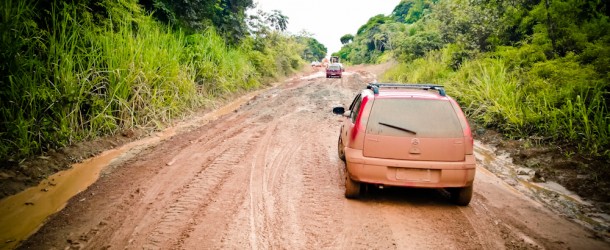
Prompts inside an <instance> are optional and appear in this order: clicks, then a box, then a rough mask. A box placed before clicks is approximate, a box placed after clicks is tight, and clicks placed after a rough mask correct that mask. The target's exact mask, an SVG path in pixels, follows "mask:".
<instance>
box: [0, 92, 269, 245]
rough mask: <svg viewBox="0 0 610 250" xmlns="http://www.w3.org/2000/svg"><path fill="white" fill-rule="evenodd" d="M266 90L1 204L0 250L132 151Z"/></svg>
mask: <svg viewBox="0 0 610 250" xmlns="http://www.w3.org/2000/svg"><path fill="white" fill-rule="evenodd" d="M266 90H268V88H267V89H262V90H258V91H255V92H251V93H249V94H246V95H244V96H242V97H240V98H238V99H237V100H235V101H233V102H231V103H229V104H226V105H224V106H222V107H220V108H218V109H216V110H215V111H213V112H209V113H207V114H205V115H203V116H199V117H198V118H195V119H191V120H188V121H184V122H181V123H178V124H177V125H176V126H174V127H171V128H168V129H165V130H164V131H162V132H159V133H156V134H155V135H154V136H150V137H147V138H144V139H141V140H138V141H134V142H131V143H128V144H125V145H123V146H121V147H119V148H116V149H112V150H108V151H104V152H102V153H101V154H99V155H97V156H95V157H92V158H90V159H87V160H85V161H83V162H81V163H77V164H74V165H72V168H70V169H68V170H65V171H62V172H58V173H56V174H54V175H51V176H49V177H48V178H47V179H45V180H44V181H42V182H41V183H40V184H39V185H38V186H36V187H31V188H29V189H26V190H24V191H22V192H20V193H18V194H15V195H12V196H9V197H6V198H4V199H2V200H0V249H13V248H15V247H17V246H18V244H19V243H20V242H21V241H23V240H25V239H27V237H29V236H30V235H31V234H33V233H34V232H36V231H37V230H38V228H40V227H41V226H42V225H43V223H44V222H45V220H46V219H47V218H48V217H49V216H50V215H52V214H54V213H56V212H58V211H60V210H61V209H63V208H64V207H65V205H66V204H67V202H68V200H69V199H70V198H72V197H74V196H75V195H76V194H78V193H80V192H82V191H84V190H86V189H87V187H89V186H90V185H91V184H93V183H95V182H96V181H97V179H98V178H99V177H100V173H101V172H102V171H103V170H104V168H105V167H107V166H108V165H110V164H111V163H113V162H114V161H115V160H117V159H120V158H121V157H122V156H123V155H125V154H126V153H127V152H129V151H131V150H134V149H144V148H147V147H150V146H153V145H155V144H157V143H159V142H161V141H163V140H165V139H167V138H170V137H172V136H174V135H175V134H176V133H177V132H180V131H182V130H188V129H191V128H193V127H199V126H203V125H205V124H207V123H209V122H210V121H213V120H216V119H218V118H219V117H221V116H223V115H225V114H228V113H230V112H233V111H234V110H236V109H238V108H239V107H240V106H242V105H243V104H245V103H247V102H248V101H250V100H251V99H252V98H254V97H255V96H257V95H258V94H260V93H261V92H263V91H266Z"/></svg>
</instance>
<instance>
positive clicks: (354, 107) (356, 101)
mask: <svg viewBox="0 0 610 250" xmlns="http://www.w3.org/2000/svg"><path fill="white" fill-rule="evenodd" d="M360 104H362V98H361V96H360V95H358V96H356V99H354V102H353V103H352V105H351V106H350V107H349V109H350V110H351V111H352V112H351V113H350V115H349V116H350V117H349V118H350V119H351V120H352V123H354V122H356V117H358V113H360Z"/></svg>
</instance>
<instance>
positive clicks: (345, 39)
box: [340, 34, 354, 44]
mask: <svg viewBox="0 0 610 250" xmlns="http://www.w3.org/2000/svg"><path fill="white" fill-rule="evenodd" d="M340 40H341V44H348V43H350V42H352V41H353V40H354V35H352V34H345V35H343V36H342V37H341V38H340Z"/></svg>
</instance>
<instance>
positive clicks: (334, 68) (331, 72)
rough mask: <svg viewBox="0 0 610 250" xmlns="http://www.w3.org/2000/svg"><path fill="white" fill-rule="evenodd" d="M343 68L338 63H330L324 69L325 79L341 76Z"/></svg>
mask: <svg viewBox="0 0 610 250" xmlns="http://www.w3.org/2000/svg"><path fill="white" fill-rule="evenodd" d="M343 71H344V69H343V67H342V65H340V64H338V63H332V64H330V65H328V67H327V68H326V78H331V77H339V78H341V75H342V74H343Z"/></svg>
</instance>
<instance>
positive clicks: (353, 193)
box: [345, 173, 361, 199]
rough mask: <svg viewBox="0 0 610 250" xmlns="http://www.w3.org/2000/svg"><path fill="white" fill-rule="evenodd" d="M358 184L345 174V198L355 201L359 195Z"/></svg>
mask: <svg viewBox="0 0 610 250" xmlns="http://www.w3.org/2000/svg"><path fill="white" fill-rule="evenodd" d="M360 186H361V185H360V182H357V181H354V180H352V178H350V177H349V173H345V198H348V199H356V198H358V196H359V195H360Z"/></svg>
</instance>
